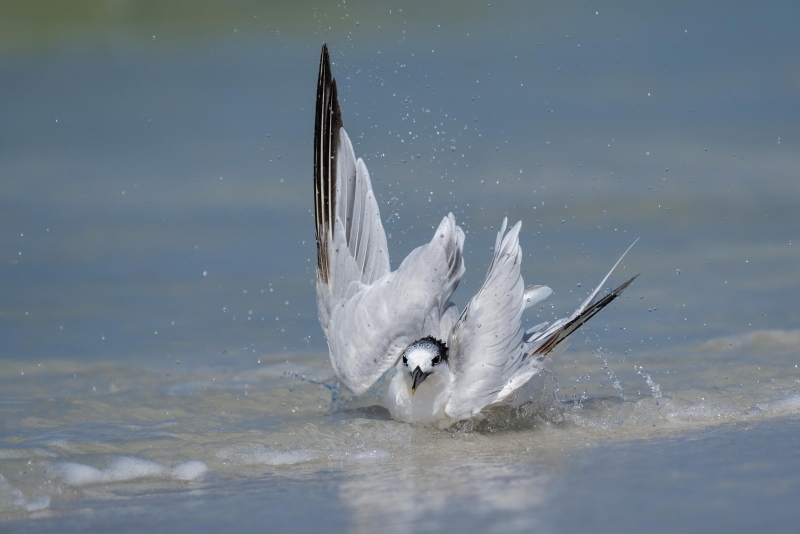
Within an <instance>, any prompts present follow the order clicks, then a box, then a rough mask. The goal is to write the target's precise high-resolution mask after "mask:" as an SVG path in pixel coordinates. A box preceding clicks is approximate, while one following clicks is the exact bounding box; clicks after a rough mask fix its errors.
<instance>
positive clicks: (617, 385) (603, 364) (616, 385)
mask: <svg viewBox="0 0 800 534" xmlns="http://www.w3.org/2000/svg"><path fill="white" fill-rule="evenodd" d="M594 355H595V357H596V358H599V359H600V366H601V367H602V368H603V371H605V373H606V375H607V376H608V379H609V380H610V381H611V385H612V386H613V387H614V389H616V390H617V393H619V398H620V400H622V402H627V401H628V397H626V396H625V390H624V389H622V384H621V383H620V381H619V378H617V375H616V374H615V373H614V371H612V370H611V369H610V368H609V367H608V358H606V357H605V356H603V354H602V353H601V352H599V351H598V352H595V353H594Z"/></svg>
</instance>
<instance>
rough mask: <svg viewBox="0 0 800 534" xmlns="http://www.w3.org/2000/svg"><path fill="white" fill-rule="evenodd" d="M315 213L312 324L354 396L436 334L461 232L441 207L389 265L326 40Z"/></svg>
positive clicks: (453, 280) (456, 269)
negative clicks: (418, 240)
mask: <svg viewBox="0 0 800 534" xmlns="http://www.w3.org/2000/svg"><path fill="white" fill-rule="evenodd" d="M314 215H315V220H316V236H317V309H318V313H319V320H320V324H321V325H322V329H323V331H324V332H325V336H326V337H327V339H328V347H329V349H330V357H331V364H332V365H333V368H334V371H335V372H336V375H337V376H338V378H339V379H340V380H341V381H342V383H343V384H344V385H345V386H346V387H347V388H348V389H350V390H351V391H353V392H354V393H356V394H360V393H363V392H364V391H366V390H367V389H369V387H370V386H371V385H372V384H373V383H375V381H376V380H377V379H378V378H380V377H381V375H383V373H385V372H386V371H387V370H388V369H389V368H390V367H391V366H392V365H393V364H394V363H395V362H396V361H397V358H398V357H399V355H400V353H401V352H402V350H403V349H405V347H406V346H408V345H409V344H411V343H412V342H414V341H416V340H417V339H420V338H422V337H425V336H426V335H435V336H437V337H438V336H439V335H440V331H439V323H440V321H441V319H442V316H443V315H444V314H445V310H446V309H447V308H448V306H450V302H449V300H450V296H451V295H452V293H453V291H454V290H455V288H456V286H457V285H458V282H459V280H460V279H461V276H462V275H463V273H464V266H463V260H462V251H463V245H464V234H463V232H462V231H461V229H460V228H459V227H458V226H457V225H456V224H455V219H454V218H453V216H452V214H450V215H448V216H447V217H445V218H444V219H443V220H442V222H441V224H440V225H439V228H438V229H437V231H436V234H435V235H434V238H433V239H432V240H431V242H430V243H428V244H426V245H423V246H421V247H419V248H417V249H416V250H414V251H413V252H412V253H411V254H409V256H408V257H407V258H406V259H405V260H404V261H403V263H402V264H401V265H400V267H399V268H398V270H397V271H394V272H390V268H389V252H388V246H387V242H386V234H385V232H384V230H383V225H382V224H381V218H380V212H379V210H378V204H377V202H376V200H375V195H374V193H373V191H372V184H371V183H370V178H369V173H368V172H367V168H366V166H365V165H364V162H363V161H362V160H361V159H358V160H357V159H356V157H355V154H354V152H353V146H352V143H351V142H350V138H349V137H348V136H347V133H346V132H345V130H344V128H343V127H342V118H341V111H340V109H339V102H338V98H337V94H336V81H335V80H334V79H333V77H332V76H331V68H330V59H329V57H328V49H327V46H323V47H322V56H321V58H320V68H319V80H318V82H317V105H316V120H315V128H314Z"/></svg>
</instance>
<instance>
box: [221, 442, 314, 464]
mask: <svg viewBox="0 0 800 534" xmlns="http://www.w3.org/2000/svg"><path fill="white" fill-rule="evenodd" d="M319 456H320V454H319V453H318V452H315V451H311V450H307V449H289V450H285V451H280V450H276V449H271V448H269V447H265V446H263V445H253V446H250V447H246V448H226V449H222V450H221V451H219V452H218V453H217V458H219V459H220V460H224V461H227V462H230V463H233V464H236V465H293V464H299V463H301V462H310V461H311V460H315V459H317V458H319Z"/></svg>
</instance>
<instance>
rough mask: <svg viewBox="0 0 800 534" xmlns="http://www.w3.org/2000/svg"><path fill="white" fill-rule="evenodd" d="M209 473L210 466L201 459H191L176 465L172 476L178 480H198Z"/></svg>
mask: <svg viewBox="0 0 800 534" xmlns="http://www.w3.org/2000/svg"><path fill="white" fill-rule="evenodd" d="M206 473H208V467H206V464H204V463H203V462H201V461H200V460H190V461H188V462H183V463H182V464H178V465H176V466H175V467H174V468H173V469H172V477H173V478H176V479H178V480H197V479H198V478H201V477H203V476H204V475H205V474H206Z"/></svg>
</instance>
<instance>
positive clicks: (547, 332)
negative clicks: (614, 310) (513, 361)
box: [529, 239, 639, 358]
mask: <svg viewBox="0 0 800 534" xmlns="http://www.w3.org/2000/svg"><path fill="white" fill-rule="evenodd" d="M636 241H638V239H636ZM636 241H634V242H633V243H631V246H629V247H628V249H627V250H626V251H625V252H623V253H622V256H620V258H619V259H618V260H617V263H615V264H614V266H613V267H612V268H611V270H610V271H608V274H606V276H605V278H603V280H602V281H601V282H600V283H599V284H597V287H595V288H594V291H592V293H591V294H590V295H589V296H588V297H587V298H586V300H584V301H583V303H582V304H581V305H580V306H579V307H578V309H577V310H575V311H574V312H573V313H572V315H570V316H569V317H567V318H566V319H559V320H558V321H556V322H555V323H553V324H552V325H550V327H549V328H546V329H542V331H541V332H537V333H536V335H534V336H532V337H531V340H530V342H529V346H532V349H531V351H530V356H531V357H533V358H536V357H543V356H546V355H547V354H548V353H550V352H551V351H552V350H553V349H554V348H556V346H558V344H559V343H561V342H562V341H564V340H565V339H567V337H569V336H570V334H572V333H573V332H574V331H576V330H577V329H578V328H580V327H581V326H583V325H584V324H585V323H586V321H588V320H589V319H591V318H592V317H594V316H595V314H596V313H597V312H599V311H600V310H602V309H603V308H605V307H606V306H608V305H609V304H610V303H611V301H612V300H614V299H615V298H617V297H618V296H620V295H621V294H622V292H623V291H624V290H625V288H626V287H628V286H629V285H631V283H632V282H633V281H634V280H636V278H637V277H638V276H639V275H638V274H637V275H636V276H634V277H632V278H630V279H629V280H628V281H627V282H625V283H624V284H622V285H620V286H619V287H617V288H616V289H614V290H612V291H611V292H610V293H608V294H606V295H604V296H603V297H602V298H601V299H599V300H598V301H597V302H594V299H595V297H597V294H598V293H599V292H600V290H601V289H603V286H604V285H605V283H606V280H608V277H609V276H611V273H613V272H614V269H616V268H617V265H619V263H620V262H621V261H622V258H624V257H625V254H627V253H628V251H629V250H630V249H631V248H633V245H635V244H636Z"/></svg>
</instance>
